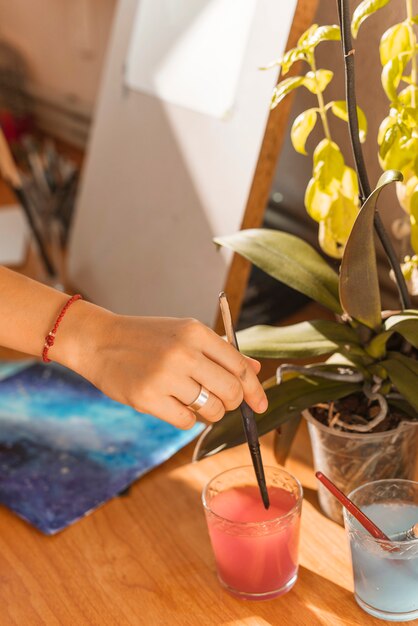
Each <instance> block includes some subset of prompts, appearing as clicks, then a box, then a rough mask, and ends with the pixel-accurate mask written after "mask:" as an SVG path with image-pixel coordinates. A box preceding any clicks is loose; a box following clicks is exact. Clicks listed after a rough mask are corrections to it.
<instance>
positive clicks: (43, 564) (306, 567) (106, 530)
mask: <svg viewBox="0 0 418 626" xmlns="http://www.w3.org/2000/svg"><path fill="white" fill-rule="evenodd" d="M294 448H295V450H296V453H294V454H293V455H292V458H291V459H289V461H288V463H287V468H288V469H289V470H290V471H291V472H292V473H294V474H296V475H297V476H298V477H299V478H300V479H301V481H302V484H303V487H304V491H305V500H304V504H303V515H302V533H301V550H300V569H299V579H298V581H297V583H296V585H295V587H294V588H293V589H292V591H290V592H289V593H288V594H287V595H285V596H283V597H281V598H278V599H276V600H272V601H266V602H248V601H239V600H237V599H235V598H233V597H232V596H230V595H229V594H228V593H227V592H225V591H224V590H223V589H222V588H221V587H220V585H219V583H218V581H217V578H216V574H215V565H214V560H213V557H212V553H211V548H210V544H209V538H208V535H207V531H206V523H205V519H204V514H203V510H202V506H201V501H200V492H201V490H202V487H203V485H204V484H205V483H206V482H207V480H208V479H209V478H211V477H212V476H214V475H215V474H216V473H218V472H219V471H222V470H223V469H227V468H229V467H232V466H236V465H241V464H247V463H248V462H249V456H248V452H247V450H246V449H245V448H244V447H242V446H241V447H239V448H236V449H234V450H230V451H226V452H223V453H221V454H219V455H217V456H215V457H212V458H209V459H205V460H204V461H201V462H199V463H195V464H189V461H190V457H191V452H192V449H193V446H188V447H187V448H185V449H184V450H183V451H181V452H180V453H178V454H177V455H176V456H175V457H174V458H172V459H171V460H170V461H169V462H167V463H166V464H164V465H163V466H161V467H160V468H158V469H156V470H154V471H153V472H151V473H150V474H148V475H147V476H145V477H144V478H142V479H141V480H140V481H138V482H137V483H136V484H135V485H134V486H133V488H132V489H131V491H130V493H129V495H127V496H124V497H119V498H115V499H114V500H112V501H111V502H109V503H108V504H106V505H104V506H103V507H102V508H101V509H99V510H97V511H96V512H94V513H93V514H91V515H90V516H89V517H87V518H85V519H83V520H81V521H79V522H77V523H76V524H75V525H74V526H72V527H70V528H69V529H67V530H65V531H63V532H62V533H61V534H59V535H57V536H55V537H45V536H43V535H42V534H41V533H39V532H38V531H36V530H34V529H33V528H32V527H30V526H29V525H27V524H26V523H25V522H23V521H21V520H20V519H18V518H17V517H15V516H14V515H13V514H12V513H10V512H9V511H8V510H7V509H5V508H0V603H1V604H0V606H1V609H0V611H1V613H0V615H1V617H0V624H1V625H2V626H7V625H9V624H14V625H18V626H23V625H24V626H26V625H28V626H35V625H38V624H48V625H60V626H63V625H67V624H68V625H71V626H78V625H82V626H84V625H90V624H95V625H96V624H97V625H100V626H107V625H112V626H113V625H118V626H119V625H125V624H126V625H131V624H132V625H135V626H136V625H141V626H142V625H145V626H159V625H161V626H177V625H178V626H205V625H212V624H217V625H222V626H233V625H234V626H235V625H237V626H267V625H272V626H276V625H279V624H280V625H287V624H291V625H297V626H305V625H306V626H315V625H317V624H318V625H319V624H324V625H325V624H326V625H327V626H328V625H343V624H344V625H345V624H348V625H350V626H351V625H353V626H354V625H357V624H366V625H367V624H370V625H371V624H376V625H377V624H382V622H381V621H379V620H377V619H374V618H372V617H369V616H368V615H366V614H365V613H364V612H363V611H362V610H361V609H360V608H359V607H358V606H357V604H356V603H355V601H354V598H353V595H352V589H353V583H352V578H351V569H350V561H349V553H348V546H347V544H346V539H345V535H344V530H343V528H341V527H340V526H338V525H337V524H335V523H333V522H331V521H330V520H328V519H326V518H325V517H324V516H323V515H322V514H321V513H320V512H319V511H318V506H317V499H316V485H315V479H314V477H313V472H312V469H311V466H310V462H309V456H308V455H307V451H308V449H309V442H308V439H307V434H306V430H305V429H304V428H302V429H301V430H300V432H299V434H298V437H297V440H296V445H295V446H294ZM263 455H264V459H265V462H266V463H274V457H273V453H272V436H271V435H267V436H266V437H265V438H264V441H263ZM411 623H412V622H411ZM414 623H416V622H414Z"/></svg>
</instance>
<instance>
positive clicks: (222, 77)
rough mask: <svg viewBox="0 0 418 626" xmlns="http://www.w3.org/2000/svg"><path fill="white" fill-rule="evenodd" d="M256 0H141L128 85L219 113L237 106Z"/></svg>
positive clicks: (225, 112)
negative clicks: (238, 89)
mask: <svg viewBox="0 0 418 626" xmlns="http://www.w3.org/2000/svg"><path fill="white" fill-rule="evenodd" d="M256 4H257V0H140V2H139V5H138V8H137V11H136V16H135V23H134V27H133V30H132V36H131V41H130V45H129V48H128V55H127V60H126V74H125V81H126V85H127V86H128V87H129V88H131V89H134V90H137V91H142V92H145V93H147V94H150V95H153V96H157V97H158V98H161V99H162V100H165V101H167V102H170V103H172V104H177V105H180V106H183V107H186V108H188V109H192V110H194V111H198V112H200V113H206V114H207V115H211V116H214V117H217V118H222V117H225V116H227V115H228V114H230V112H231V110H232V109H233V106H234V103H235V98H236V92H237V87H238V81H239V76H240V70H241V66H242V61H243V57H244V53H245V50H246V47H247V43H248V38H249V34H250V29H251V24H252V21H253V17H254V11H255V8H256Z"/></svg>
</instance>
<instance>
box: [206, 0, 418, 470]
mask: <svg viewBox="0 0 418 626" xmlns="http://www.w3.org/2000/svg"><path fill="white" fill-rule="evenodd" d="M387 1H388V0H386V2H387ZM379 4H381V5H383V4H385V2H383V1H382V0H365V2H362V3H361V4H360V5H359V7H358V8H357V10H356V11H357V12H356V13H355V14H354V18H353V24H356V25H357V26H356V28H357V29H358V27H359V26H360V24H361V22H362V21H364V19H366V17H367V16H368V15H369V14H371V12H372V9H375V8H376V7H377V8H378V6H377V5H379ZM338 6H339V14H340V21H341V34H342V47H343V52H344V60H345V70H346V74H347V75H348V80H347V85H348V86H349V88H348V89H347V94H346V96H347V99H346V104H345V105H344V106H342V105H338V110H339V111H343V112H344V117H346V118H347V119H348V122H349V130H350V136H351V141H352V145H353V152H354V158H355V163H356V170H357V178H358V189H359V195H360V198H361V199H362V202H361V205H362V206H361V209H360V210H359V211H358V212H357V213H356V216H355V220H354V223H353V225H352V227H351V229H350V232H349V233H348V237H347V240H346V241H345V242H344V245H342V246H338V252H341V251H342V260H341V266H340V272H339V274H338V273H337V272H336V271H335V270H334V269H332V268H331V267H330V265H329V264H328V263H327V262H326V261H325V259H324V258H323V257H322V256H320V255H319V254H318V252H317V251H316V250H315V249H314V248H313V247H311V246H310V245H309V244H308V243H306V242H305V241H303V240H302V239H300V238H298V237H296V236H294V235H291V234H289V233H285V232H280V231H276V230H269V229H250V230H243V231H240V232H238V233H235V234H233V235H230V236H226V237H220V238H217V239H215V242H216V243H217V244H218V245H220V246H225V247H228V248H230V249H232V250H233V251H234V252H236V253H238V254H240V255H242V256H243V257H245V258H246V259H248V260H249V261H251V262H252V263H253V264H254V265H256V266H257V267H259V268H261V269H262V270H264V271H265V272H266V273H267V274H269V275H270V276H272V277H273V278H276V279H277V280H279V281H281V282H283V283H285V284H286V285H289V286H291V287H293V288H294V289H296V290H298V291H299V292H301V293H303V294H304V295H306V296H308V297H309V298H311V299H313V300H315V301H316V302H318V303H320V304H321V305H323V306H325V307H327V308H328V309H329V310H330V311H332V313H334V315H335V320H323V319H322V320H321V319H318V320H314V321H305V322H301V323H299V324H294V325H290V326H282V327H276V326H254V327H252V328H248V329H246V330H243V331H241V332H240V333H238V342H239V345H240V348H241V350H242V351H243V352H244V353H245V354H248V355H250V356H254V357H258V358H277V359H292V360H294V361H297V360H298V359H303V360H304V361H305V362H306V360H307V359H309V358H315V360H316V361H317V359H318V357H321V358H322V359H325V361H323V362H321V363H319V364H318V363H317V362H315V363H313V364H311V365H298V364H295V363H292V364H287V365H286V364H285V365H281V366H280V367H279V369H278V375H277V377H274V378H272V379H270V380H269V381H267V382H266V383H265V387H266V393H267V395H268V398H269V408H268V410H267V411H266V413H264V414H263V415H258V416H256V419H257V423H258V429H259V434H260V435H262V434H264V433H267V432H269V431H271V430H273V429H275V428H277V427H279V426H280V425H281V424H283V423H284V422H286V421H289V420H291V422H292V423H293V424H294V431H295V430H296V427H297V424H298V421H299V419H300V414H301V411H302V410H304V409H307V408H309V407H311V406H313V405H315V404H318V403H332V402H333V401H335V400H338V399H341V398H344V397H346V396H350V395H351V394H358V393H362V394H364V396H366V398H367V399H368V400H369V401H370V402H373V403H374V404H375V406H376V407H377V412H376V411H374V414H373V416H371V417H370V419H366V420H363V423H354V424H351V425H350V424H347V423H344V424H343V427H344V429H345V430H353V431H357V432H370V431H373V429H374V428H375V427H376V426H378V425H379V424H381V423H382V422H383V420H384V419H385V417H386V415H387V414H388V412H389V411H391V409H396V410H397V411H398V412H401V414H402V415H403V416H404V418H405V420H418V361H417V359H416V355H417V354H418V352H417V350H418V310H415V309H412V308H411V307H410V305H409V300H408V298H409V296H408V293H407V290H406V285H405V280H404V278H403V276H402V273H401V271H400V265H399V263H397V260H396V257H395V255H394V252H393V249H392V247H391V244H390V241H389V240H388V237H387V234H386V232H385V230H384V228H383V226H382V224H381V221H380V218H379V215H378V211H377V208H378V207H377V201H378V198H379V195H380V194H381V192H382V190H383V189H384V188H385V187H387V186H388V185H391V184H397V185H400V184H403V180H404V178H403V174H402V172H401V171H399V170H397V169H390V170H388V171H386V172H385V173H384V174H383V175H382V176H381V178H380V180H379V182H378V184H377V186H376V188H375V189H374V190H370V188H369V184H368V179H367V174H366V171H365V167H364V162H363V159H362V153H361V147H360V133H359V128H360V129H361V128H362V129H363V131H364V132H365V127H364V123H361V121H360V123H359V120H361V119H362V118H361V114H360V115H359V110H358V109H357V107H356V102H355V93H354V90H353V85H354V80H353V78H354V76H353V72H354V58H353V55H350V54H349V51H350V50H351V49H352V45H351V32H350V24H349V14H348V2H347V0H339V4H338ZM366 9H367V10H366ZM327 28H328V27H327ZM329 28H331V30H329V29H327V30H322V31H321V30H320V27H317V26H314V27H312V28H311V29H309V31H307V33H305V35H304V36H302V38H301V39H300V40H299V42H298V45H297V46H296V48H293V49H292V50H290V51H289V52H288V53H287V55H285V57H283V59H282V60H281V61H280V64H281V66H282V69H283V67H284V69H285V70H286V68H288V67H289V64H290V63H293V62H295V61H296V60H303V61H308V63H310V65H311V69H310V70H309V72H308V74H307V75H305V77H302V76H299V77H294V78H295V79H296V80H297V81H299V84H298V85H297V86H301V85H302V84H303V81H305V86H306V79H307V77H308V80H309V82H308V85H309V86H312V85H313V84H314V83H311V82H310V81H311V80H312V81H313V80H316V79H315V78H314V77H313V76H312V75H310V72H313V73H315V72H318V71H321V70H316V68H315V65H312V54H313V50H314V48H315V46H316V45H318V43H319V42H320V41H322V40H323V39H322V37H327V36H328V38H332V39H337V38H338V36H337V32H336V31H335V28H334V27H329ZM318 31H320V32H319V34H318ZM315 33H317V37H316V38H315ZM321 33H322V34H321ZM309 59H310V61H309ZM328 78H329V76H328ZM290 80H291V79H285V80H283V81H282V82H281V83H279V85H278V87H276V90H275V93H274V95H273V101H274V102H276V101H277V99H279V98H280V97H281V96H280V94H282V96H283V97H284V95H285V94H284V92H285V91H287V93H288V92H289V91H288V90H289V89H290V88H291V87H290V85H291V83H290V82H289V81H290ZM286 81H288V82H287V83H286ZM318 81H319V83H320V84H325V82H326V81H322V83H321V80H320V79H319V78H318ZM328 82H329V81H328ZM283 83H286V84H285V87H283V86H282V87H281V88H280V85H283ZM293 85H294V87H293V88H296V87H295V85H296V82H295V83H293ZM309 86H308V89H309ZM317 91H318V90H317ZM320 93H322V91H321V92H320ZM283 94H284V95H283ZM317 95H319V93H318V94H317ZM275 99H276V100H275ZM328 104H329V105H330V106H329V107H328V109H326V107H327V105H326V104H325V103H324V102H323V101H322V104H321V99H320V98H319V99H318V107H317V108H316V109H315V110H314V111H312V113H311V114H309V115H306V113H307V112H305V113H304V114H302V115H305V116H306V117H305V118H304V119H303V120H301V121H299V123H298V124H296V127H295V124H294V125H293V128H292V134H293V139H292V140H293V143H294V145H295V147H297V148H298V149H299V150H302V149H303V148H304V138H305V137H306V136H307V134H308V133H307V129H309V127H310V126H312V120H313V119H314V118H313V116H314V115H315V119H316V118H317V117H318V116H319V117H320V118H322V115H325V114H326V110H332V109H333V107H335V103H328ZM407 108H408V107H407ZM402 112H403V108H402V106H401V104H400V103H399V114H400V115H401V114H402ZM406 113H407V114H408V111H407V112H406ZM310 115H311V121H310V123H309V124H308V122H307V120H308V119H309V116H310ZM302 127H303V128H304V131H303V133H302V131H301V130H300V129H301V128H302ZM324 132H325V124H324ZM322 141H326V142H330V143H328V144H327V145H328V147H329V146H330V145H331V146H332V148H331V150H330V152H329V153H328V156H327V157H326V159H325V158H324V159H322V160H321V159H319V158H317V159H316V163H315V158H314V172H313V177H312V179H311V181H310V183H309V185H311V187H313V186H316V188H317V189H319V191H320V192H321V194H322V195H325V196H331V197H340V198H341V196H343V195H344V188H343V178H344V174H343V175H340V174H341V171H343V170H342V169H341V167H342V168H346V166H345V164H344V165H342V166H340V169H337V170H336V166H335V161H336V162H337V167H338V163H340V165H341V159H342V156H341V153H340V150H339V148H338V147H337V146H336V147H335V148H334V146H333V145H332V140H331V139H330V138H328V137H327V136H326V137H325V139H324V140H322ZM320 145H321V144H320ZM317 150H318V148H317ZM318 152H319V151H318ZM318 152H317V155H318ZM323 171H327V172H330V171H331V172H334V175H332V174H328V176H329V178H325V179H321V176H322V172H323ZM344 171H346V170H344ZM335 172H338V176H337V175H335ZM348 175H349V177H350V178H352V174H351V173H349V174H348ZM322 180H324V181H328V183H327V184H328V186H327V184H325V182H324V187H323V188H322V189H321V185H322ZM312 181H313V182H312ZM308 187H309V186H308ZM351 187H352V189H355V188H356V187H355V183H354V182H352V183H351ZM308 195H309V194H308ZM322 202H323V203H324V206H325V207H326V210H327V211H328V213H327V215H328V216H329V215H330V211H334V210H338V204H337V205H335V204H334V203H333V202H330V200H329V198H328V197H325V198H323V199H322ZM353 202H354V201H353ZM318 203H319V204H320V202H319V200H318ZM336 206H337V208H336ZM350 215H351V212H350ZM323 221H325V219H324V220H323ZM375 231H376V232H377V234H378V236H379V238H380V240H381V241H382V242H383V244H384V249H385V251H386V254H387V257H388V259H389V262H390V264H391V265H392V270H393V272H394V275H395V279H396V281H397V284H398V288H399V294H400V301H401V306H400V309H399V310H397V311H382V307H381V299H380V288H379V280H378V272H377V261H376V251H375V242H374V232H375ZM334 249H336V248H334ZM338 419H339V418H338V416H337V417H336V418H335V419H334V420H333V423H334V425H335V426H336V427H341V424H338ZM244 439H245V436H244V432H243V429H242V425H241V416H240V412H239V410H236V411H232V412H230V413H228V414H227V415H226V416H225V417H224V419H223V420H221V421H220V422H218V423H216V424H213V425H210V426H209V427H208V428H207V429H206V431H205V432H204V434H203V436H202V437H201V438H200V440H199V443H198V446H197V448H196V451H195V458H196V459H199V458H202V457H204V456H207V455H210V454H214V453H215V452H219V451H220V450H222V449H224V448H228V447H232V446H235V445H238V444H240V443H242V442H244ZM289 443H290V442H289V441H288V442H287V444H289Z"/></svg>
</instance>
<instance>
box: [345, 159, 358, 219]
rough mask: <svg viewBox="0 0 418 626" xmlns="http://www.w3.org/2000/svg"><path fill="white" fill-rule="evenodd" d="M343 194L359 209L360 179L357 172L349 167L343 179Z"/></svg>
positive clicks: (346, 167)
mask: <svg viewBox="0 0 418 626" xmlns="http://www.w3.org/2000/svg"><path fill="white" fill-rule="evenodd" d="M342 192H343V194H344V195H345V196H346V197H347V198H350V199H351V200H352V202H354V204H355V205H356V207H357V209H358V207H359V199H358V195H359V188H358V178H357V174H356V172H355V170H353V168H352V167H348V165H346V166H345V168H344V174H343V179H342Z"/></svg>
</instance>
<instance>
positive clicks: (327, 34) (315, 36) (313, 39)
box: [303, 24, 341, 50]
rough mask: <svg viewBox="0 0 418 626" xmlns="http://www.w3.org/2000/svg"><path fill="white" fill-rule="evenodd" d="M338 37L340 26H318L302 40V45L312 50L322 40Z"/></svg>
mask: <svg viewBox="0 0 418 626" xmlns="http://www.w3.org/2000/svg"><path fill="white" fill-rule="evenodd" d="M340 39H341V31H340V27H339V26H337V25H336V24H330V25H327V26H320V27H319V28H317V29H315V31H313V33H311V34H310V35H309V36H308V37H307V38H306V39H305V40H304V42H303V47H304V48H310V49H311V50H312V49H314V48H316V46H317V45H318V44H319V43H321V42H322V41H339V40H340Z"/></svg>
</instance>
